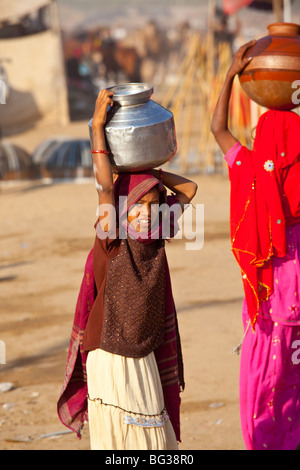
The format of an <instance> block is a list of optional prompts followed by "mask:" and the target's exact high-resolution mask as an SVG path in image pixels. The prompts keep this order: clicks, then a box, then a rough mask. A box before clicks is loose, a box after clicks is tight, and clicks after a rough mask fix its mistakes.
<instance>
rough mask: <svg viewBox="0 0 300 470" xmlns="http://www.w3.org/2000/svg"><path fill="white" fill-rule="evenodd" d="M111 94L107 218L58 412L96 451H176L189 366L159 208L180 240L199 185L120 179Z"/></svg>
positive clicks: (102, 103) (97, 165)
mask: <svg viewBox="0 0 300 470" xmlns="http://www.w3.org/2000/svg"><path fill="white" fill-rule="evenodd" d="M112 96H113V92H112V91H108V90H101V91H100V93H99V95H98V98H97V100H96V105H95V112H94V116H93V124H92V129H93V142H94V149H93V152H92V154H93V160H94V169H95V177H96V182H97V185H96V186H97V191H98V196H99V213H100V215H99V218H98V220H97V223H96V226H95V227H96V237H95V244H94V247H93V250H92V251H91V252H90V254H89V256H88V259H87V263H86V268H85V275H84V279H83V283H82V286H81V291H80V294H79V298H78V302H77V308H76V312H75V319H74V325H73V334H72V338H71V345H70V351H69V358H68V364H67V369H66V377H65V383H64V387H63V390H62V394H61V397H60V399H59V402H58V412H59V416H60V418H61V420H62V422H63V423H64V424H66V425H67V426H69V427H70V428H71V429H73V430H74V431H76V432H77V434H78V435H80V429H81V427H82V426H83V422H84V420H85V419H86V418H87V417H88V421H89V430H90V442H91V449H102V450H105V449H106V450H129V449H130V450H149V449H150V450H175V449H177V445H178V444H177V443H178V441H180V420H179V406H180V397H179V393H180V391H181V390H182V389H183V388H184V379H183V363H182V356H181V346H180V337H179V332H178V324H177V317H176V311H175V306H174V301H173V296H172V288H171V281H170V274H169V269H168V263H167V259H166V253H165V238H166V237H164V228H163V222H164V219H165V218H164V216H163V214H162V212H161V211H160V210H159V207H160V205H161V204H162V203H163V204H164V206H165V207H169V208H170V209H172V208H173V207H174V208H176V210H174V211H171V212H172V213H171V217H168V218H167V219H168V221H169V230H167V231H166V232H167V233H168V237H169V238H172V237H173V236H174V235H175V234H176V231H177V229H178V227H177V218H178V217H180V215H181V213H182V210H183V209H184V205H185V204H189V202H190V201H191V200H192V198H193V197H194V195H195V193H196V190H197V186H196V184H195V183H193V182H192V181H190V180H188V179H186V178H183V177H181V176H177V175H174V174H172V173H168V172H162V171H159V170H150V171H145V172H137V173H120V174H117V175H114V174H113V171H112V168H111V165H110V162H109V159H108V152H107V150H106V145H105V134H104V125H105V122H106V115H107V109H108V106H113V100H112ZM141 151H142V149H141ZM166 188H168V189H170V190H171V191H172V193H173V194H172V195H169V196H168V195H167V191H166Z"/></svg>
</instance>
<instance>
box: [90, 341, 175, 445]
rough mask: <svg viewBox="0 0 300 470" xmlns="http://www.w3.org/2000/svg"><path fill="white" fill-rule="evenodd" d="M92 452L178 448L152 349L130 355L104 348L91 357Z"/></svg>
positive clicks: (92, 352) (94, 352)
mask: <svg viewBox="0 0 300 470" xmlns="http://www.w3.org/2000/svg"><path fill="white" fill-rule="evenodd" d="M87 382H88V395H89V397H88V416H89V430H90V443H91V449H92V450H177V449H178V446H177V440H176V436H175V433H174V429H173V426H172V424H171V421H170V419H169V416H168V414H167V411H166V409H165V405H164V398H163V391H162V386H161V382H160V377H159V372H158V368H157V364H156V360H155V355H154V353H153V352H152V353H151V354H149V355H148V356H146V357H143V358H138V359H135V358H128V357H124V356H119V355H116V354H111V353H109V352H106V351H103V350H101V349H95V350H94V351H90V352H89V354H88V358H87Z"/></svg>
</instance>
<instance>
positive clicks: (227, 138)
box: [210, 40, 256, 154]
mask: <svg viewBox="0 0 300 470" xmlns="http://www.w3.org/2000/svg"><path fill="white" fill-rule="evenodd" d="M255 42H256V41H255V40H253V41H250V42H248V43H247V44H244V45H243V46H242V47H240V48H239V49H238V51H237V52H236V53H235V54H234V56H233V61H232V64H231V66H230V68H229V70H228V72H227V74H226V77H225V81H224V85H223V88H222V90H221V93H220V96H219V99H218V101H217V105H216V107H215V111H214V114H213V118H212V121H211V127H210V129H211V132H212V133H213V135H214V137H215V139H216V141H217V143H218V144H219V146H220V148H221V150H222V151H223V153H224V154H226V153H227V152H228V150H230V149H231V147H233V145H234V144H235V143H236V142H237V139H236V138H235V137H234V136H233V135H232V133H231V132H230V130H229V129H228V112H229V100H230V94H231V89H232V84H233V80H234V77H235V75H237V74H239V73H241V72H242V70H243V69H244V68H245V67H246V65H247V64H248V63H249V62H250V60H251V58H246V57H244V56H245V53H246V51H247V50H248V49H249V47H251V46H253V45H254V44H255Z"/></svg>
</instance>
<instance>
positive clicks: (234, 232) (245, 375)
mask: <svg viewBox="0 0 300 470" xmlns="http://www.w3.org/2000/svg"><path fill="white" fill-rule="evenodd" d="M254 43H255V41H254V42H253V41H251V42H249V43H247V44H245V45H244V46H242V47H241V48H240V49H239V50H238V51H237V52H236V54H235V55H234V58H233V61H232V64H231V66H230V68H229V70H228V72H227V75H226V78H225V82H224V86H223V89H222V91H221V94H220V97H219V100H218V103H217V105H216V108H215V112H214V115H213V119H212V123H211V129H212V132H213V134H214V136H215V138H216V141H217V142H218V144H219V146H220V148H221V150H222V151H223V153H224V154H225V159H226V161H227V163H228V167H229V177H230V182H231V210H230V214H231V221H230V227H231V242H232V250H233V253H234V255H235V257H236V260H237V262H238V264H239V266H240V268H241V273H242V280H243V286H244V291H245V301H244V305H243V312H242V313H243V315H242V316H243V322H244V328H245V333H244V340H243V342H242V349H241V364H240V412H241V423H242V432H243V436H244V441H245V445H246V448H247V449H249V450H295V449H296V448H297V446H298V445H299V444H300V426H299V423H300V184H299V182H300V140H299V135H300V117H299V116H298V115H297V114H296V113H295V112H292V111H274V110H269V111H267V112H265V113H264V114H263V115H262V116H261V118H260V119H259V122H258V124H257V128H256V135H255V140H254V143H253V150H248V148H246V147H244V146H242V145H241V143H240V142H238V141H237V139H236V138H235V137H234V136H233V135H232V133H231V132H230V130H229V129H228V109H229V99H230V94H231V89H232V83H233V80H234V77H235V75H237V74H239V73H240V72H241V71H242V70H243V69H244V67H245V66H246V65H247V64H248V63H249V61H250V60H251V59H247V58H245V56H244V54H245V52H246V51H247V49H248V48H249V47H250V46H252V45H253V44H254ZM291 93H292V90H291Z"/></svg>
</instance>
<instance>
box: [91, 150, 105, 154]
mask: <svg viewBox="0 0 300 470" xmlns="http://www.w3.org/2000/svg"><path fill="white" fill-rule="evenodd" d="M91 153H104V154H105V155H109V151H108V150H92V151H91Z"/></svg>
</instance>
